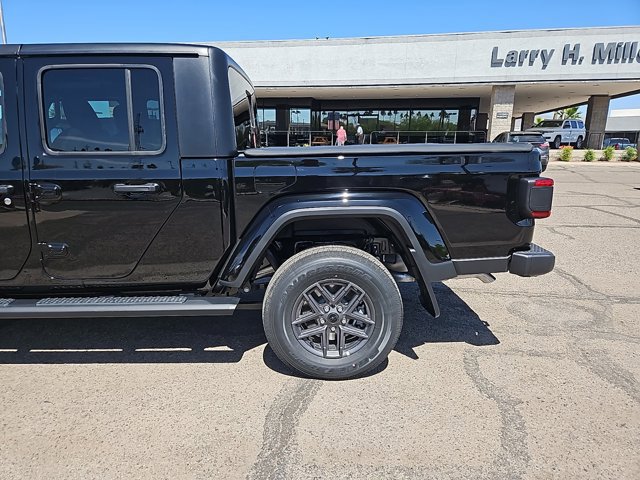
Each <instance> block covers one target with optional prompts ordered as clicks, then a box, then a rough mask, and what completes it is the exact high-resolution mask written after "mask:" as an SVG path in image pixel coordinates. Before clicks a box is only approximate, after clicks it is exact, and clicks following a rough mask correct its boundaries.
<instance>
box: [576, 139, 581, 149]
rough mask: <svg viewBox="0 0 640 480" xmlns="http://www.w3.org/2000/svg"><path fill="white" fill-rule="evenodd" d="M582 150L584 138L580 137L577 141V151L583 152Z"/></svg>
mask: <svg viewBox="0 0 640 480" xmlns="http://www.w3.org/2000/svg"><path fill="white" fill-rule="evenodd" d="M581 149H582V137H581V136H580V137H578V138H577V139H576V150H581Z"/></svg>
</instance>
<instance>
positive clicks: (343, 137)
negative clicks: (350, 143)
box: [336, 125, 347, 145]
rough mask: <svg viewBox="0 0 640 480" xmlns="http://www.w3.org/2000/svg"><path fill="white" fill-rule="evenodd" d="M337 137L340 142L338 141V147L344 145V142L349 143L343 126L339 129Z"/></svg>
mask: <svg viewBox="0 0 640 480" xmlns="http://www.w3.org/2000/svg"><path fill="white" fill-rule="evenodd" d="M337 136H338V140H337V141H336V145H344V142H346V141H347V131H346V130H345V129H344V127H343V126H342V125H340V128H339V129H338V133H337Z"/></svg>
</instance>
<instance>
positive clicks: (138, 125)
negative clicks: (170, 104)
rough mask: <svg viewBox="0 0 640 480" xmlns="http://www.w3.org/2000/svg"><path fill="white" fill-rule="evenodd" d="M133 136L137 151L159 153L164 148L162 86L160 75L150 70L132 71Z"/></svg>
mask: <svg viewBox="0 0 640 480" xmlns="http://www.w3.org/2000/svg"><path fill="white" fill-rule="evenodd" d="M131 100H132V102H131V103H132V104H133V134H134V143H135V148H134V150H136V151H151V152H153V151H158V150H160V149H161V148H162V138H163V135H162V124H161V117H160V85H159V81H158V75H157V74H156V72H155V71H153V70H149V69H142V68H139V69H134V70H131Z"/></svg>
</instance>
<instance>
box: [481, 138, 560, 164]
mask: <svg viewBox="0 0 640 480" xmlns="http://www.w3.org/2000/svg"><path fill="white" fill-rule="evenodd" d="M493 142H494V143H530V144H532V145H533V146H534V147H535V148H536V150H538V151H539V152H540V162H541V163H542V171H545V170H546V169H547V164H548V163H549V142H547V140H546V139H545V138H544V135H542V134H541V133H537V132H502V133H501V134H500V135H498V136H497V137H496V138H495V139H494V140H493Z"/></svg>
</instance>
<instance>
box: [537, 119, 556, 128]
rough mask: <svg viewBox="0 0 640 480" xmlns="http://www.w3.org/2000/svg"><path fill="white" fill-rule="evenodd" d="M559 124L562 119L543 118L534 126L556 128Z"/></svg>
mask: <svg viewBox="0 0 640 480" xmlns="http://www.w3.org/2000/svg"><path fill="white" fill-rule="evenodd" d="M560 125H562V120H544V121H542V122H540V123H539V124H538V125H536V126H537V127H542V128H556V127H559V126H560Z"/></svg>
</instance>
